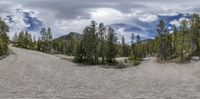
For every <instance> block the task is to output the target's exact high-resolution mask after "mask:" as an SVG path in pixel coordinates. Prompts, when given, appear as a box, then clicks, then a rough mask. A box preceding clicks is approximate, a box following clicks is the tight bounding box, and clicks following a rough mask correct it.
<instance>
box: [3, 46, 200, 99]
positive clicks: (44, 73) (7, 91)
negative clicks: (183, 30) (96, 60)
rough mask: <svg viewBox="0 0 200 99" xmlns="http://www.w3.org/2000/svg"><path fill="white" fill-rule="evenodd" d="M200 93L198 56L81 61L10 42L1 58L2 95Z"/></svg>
mask: <svg viewBox="0 0 200 99" xmlns="http://www.w3.org/2000/svg"><path fill="white" fill-rule="evenodd" d="M13 98H28V99H31V98H34V99H38V98H39V99H61V98H93V99H96V98H112V99H116V98H119V99H121V98H124V99H129V98H130V99H132V98H146V99H149V98H152V99H162V98H168V99H171V98H180V99H192V98H194V99H196V98H197V99H198V98H200V62H192V63H190V64H174V63H168V64H158V63H156V62H155V59H154V58H146V59H145V60H144V62H143V63H142V64H141V65H139V66H137V67H129V68H125V69H114V68H102V67H100V66H83V65H78V64H74V63H72V62H70V61H67V60H64V59H61V58H60V57H55V56H52V55H48V54H45V53H41V52H36V51H31V50H25V49H19V48H15V47H11V54H10V55H9V56H7V57H6V58H4V59H3V60H0V99H13Z"/></svg>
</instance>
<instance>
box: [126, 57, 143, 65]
mask: <svg viewBox="0 0 200 99" xmlns="http://www.w3.org/2000/svg"><path fill="white" fill-rule="evenodd" d="M128 60H129V62H130V63H132V64H133V65H139V64H141V62H140V61H142V59H141V58H137V57H135V56H131V57H129V58H128Z"/></svg>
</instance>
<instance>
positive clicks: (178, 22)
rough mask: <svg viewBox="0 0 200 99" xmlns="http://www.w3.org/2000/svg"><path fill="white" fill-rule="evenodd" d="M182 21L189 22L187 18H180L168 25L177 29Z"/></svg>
mask: <svg viewBox="0 0 200 99" xmlns="http://www.w3.org/2000/svg"><path fill="white" fill-rule="evenodd" d="M183 20H189V19H187V18H180V19H179V20H173V21H171V22H170V23H169V24H171V25H175V26H176V27H179V26H180V23H181V21H183Z"/></svg>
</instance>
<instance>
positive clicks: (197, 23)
mask: <svg viewBox="0 0 200 99" xmlns="http://www.w3.org/2000/svg"><path fill="white" fill-rule="evenodd" d="M1 28H2V30H1V34H0V35H1V38H0V42H1V43H0V48H1V49H3V50H1V52H0V53H1V54H2V53H5V52H6V50H7V47H6V46H7V45H8V37H7V35H6V32H8V26H7V25H6V24H5V22H3V21H1ZM156 31H157V33H155V34H156V35H155V38H154V39H146V40H141V37H140V35H135V34H134V33H132V34H131V36H130V38H129V39H131V44H127V43H125V38H124V36H122V38H117V36H116V34H117V33H116V32H115V31H114V29H113V28H112V27H110V26H105V25H104V24H103V23H99V24H98V23H96V22H95V21H92V22H91V24H90V25H88V26H86V27H85V29H84V30H83V33H82V34H78V33H75V32H71V33H69V34H68V35H64V36H61V37H59V38H56V39H53V37H52V32H51V28H47V29H46V28H42V29H41V31H40V35H41V36H40V37H39V38H37V39H36V38H35V37H34V36H32V35H31V33H28V32H27V31H21V32H20V33H16V34H15V35H14V37H13V44H14V45H15V46H17V47H22V48H27V49H33V50H38V51H42V52H46V53H60V54H66V55H71V56H75V61H76V62H81V63H87V64H109V63H115V62H116V61H115V58H116V57H128V58H127V59H126V60H125V62H128V63H129V62H131V63H133V64H135V65H137V64H139V63H140V61H142V58H144V57H147V56H156V57H157V60H158V61H159V62H162V61H171V60H173V61H174V62H186V61H189V60H191V58H192V57H193V56H200V16H199V15H198V14H193V15H192V17H191V19H187V20H186V19H185V20H182V21H181V22H180V26H179V27H176V26H173V31H170V30H168V28H167V25H166V23H165V22H164V21H163V20H160V22H159V23H158V25H157V29H156ZM126 39H127V38H126ZM119 40H121V42H120V43H119V42H118V41H119Z"/></svg>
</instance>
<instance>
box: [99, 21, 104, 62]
mask: <svg viewBox="0 0 200 99" xmlns="http://www.w3.org/2000/svg"><path fill="white" fill-rule="evenodd" d="M98 34H99V51H98V52H99V56H100V57H101V60H102V64H105V57H106V48H105V47H106V46H105V44H106V43H105V34H106V27H105V26H104V24H103V23H100V24H99V27H98Z"/></svg>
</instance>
